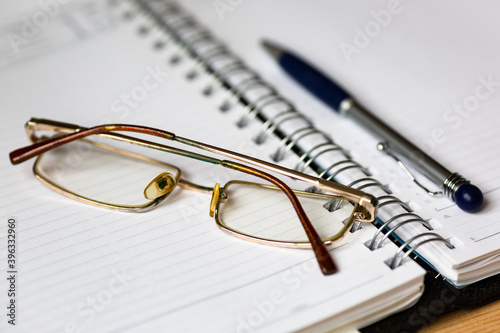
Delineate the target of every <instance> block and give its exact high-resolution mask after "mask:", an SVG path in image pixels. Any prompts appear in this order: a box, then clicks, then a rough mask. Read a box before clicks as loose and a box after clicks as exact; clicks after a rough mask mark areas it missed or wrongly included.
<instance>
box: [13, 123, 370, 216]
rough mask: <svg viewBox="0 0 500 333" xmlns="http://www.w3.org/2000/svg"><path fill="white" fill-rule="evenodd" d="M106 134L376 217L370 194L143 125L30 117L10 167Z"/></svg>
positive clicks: (359, 213) (360, 214)
mask: <svg viewBox="0 0 500 333" xmlns="http://www.w3.org/2000/svg"><path fill="white" fill-rule="evenodd" d="M35 130H49V131H57V132H62V133H68V134H69V135H67V136H60V137H55V138H51V139H47V140H44V141H43V142H36V141H37V140H40V138H37V137H36V136H35V134H34V131H35ZM110 131H130V132H136V133H145V134H150V135H155V136H158V137H161V138H164V139H168V140H172V141H177V142H180V143H183V144H186V145H189V146H191V147H195V148H198V149H202V150H205V151H210V152H212V153H216V154H219V155H222V156H226V157H230V158H234V159H236V160H239V161H242V162H246V163H249V164H252V165H254V166H257V167H261V168H263V169H266V170H270V171H274V172H277V173H279V174H282V175H286V176H288V177H290V178H293V179H297V180H301V181H304V182H307V183H309V184H311V185H313V186H315V187H317V188H319V189H321V190H324V191H326V192H330V193H333V194H335V195H338V196H340V197H343V198H345V199H347V200H350V201H354V202H357V203H358V204H359V206H360V207H359V208H360V211H358V212H356V215H357V216H356V219H357V220H358V221H360V222H373V220H374V219H375V217H376V214H377V206H378V202H377V200H376V199H375V197H373V196H372V195H370V194H367V193H365V192H363V191H360V190H356V189H353V188H350V187H348V186H344V185H340V184H337V183H334V182H333V181H329V180H326V179H321V178H317V177H313V176H310V175H307V174H304V173H301V172H298V171H295V170H292V169H288V168H285V167H282V166H279V165H276V164H273V163H269V162H266V161H263V160H259V159H257V158H253V157H250V156H246V155H243V154H239V153H236V152H233V151H230V150H226V149H223V148H219V147H215V146H211V145H208V144H204V143H201V142H198V141H194V140H190V139H187V138H183V137H179V136H176V135H175V134H174V133H171V132H167V131H163V130H159V129H155V128H151V127H145V126H134V125H121V124H110V125H101V126H95V127H92V128H85V127H80V126H78V125H73V124H67V123H62V122H56V121H52V120H46V119H36V118H32V119H31V120H30V121H29V122H28V123H27V124H26V132H27V134H28V136H29V137H30V139H31V140H34V141H35V143H34V144H32V145H30V146H27V147H23V148H20V149H17V150H15V151H13V152H11V153H10V159H11V162H12V164H18V163H22V162H24V161H26V160H28V159H30V158H32V157H34V156H37V155H39V154H42V153H44V152H46V151H48V150H50V149H53V148H56V147H59V146H61V145H63V144H65V143H67V142H70V141H73V140H77V139H81V138H83V137H86V136H89V135H93V134H95V135H98V134H109V132H110ZM109 135H110V137H113V138H116V137H122V138H125V139H123V140H124V141H128V142H130V143H140V144H142V145H145V146H148V147H150V148H155V149H158V147H159V146H161V147H162V148H161V150H168V151H170V152H172V153H176V154H180V155H184V156H187V157H193V158H197V157H196V156H198V157H199V158H200V159H202V160H204V161H206V162H210V163H216V164H219V163H220V160H218V159H214V158H211V157H208V156H205V155H201V154H196V153H193V152H188V151H185V150H182V149H178V148H173V147H168V146H163V145H160V144H156V143H152V142H149V141H146V140H141V139H137V138H132V137H128V136H125V135H120V134H109Z"/></svg>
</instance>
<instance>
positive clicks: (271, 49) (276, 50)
mask: <svg viewBox="0 0 500 333" xmlns="http://www.w3.org/2000/svg"><path fill="white" fill-rule="evenodd" d="M261 44H262V46H263V47H264V48H265V49H266V51H267V52H268V53H269V54H270V55H271V56H272V57H273V58H274V59H276V60H279V58H281V55H282V54H283V49H282V48H281V47H279V46H278V45H276V44H274V43H272V42H270V41H268V40H265V39H264V40H262V42H261Z"/></svg>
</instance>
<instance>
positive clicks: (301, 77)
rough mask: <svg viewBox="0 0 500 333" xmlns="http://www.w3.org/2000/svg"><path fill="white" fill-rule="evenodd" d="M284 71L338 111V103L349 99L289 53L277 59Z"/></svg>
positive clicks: (345, 94) (318, 73)
mask: <svg viewBox="0 0 500 333" xmlns="http://www.w3.org/2000/svg"><path fill="white" fill-rule="evenodd" d="M279 63H280V65H281V66H282V67H283V68H284V69H285V71H286V72H287V73H288V74H289V75H290V76H292V77H293V78H294V79H295V80H297V81H298V82H299V83H300V84H302V85H303V86H304V87H305V88H306V89H307V90H309V91H310V92H311V93H312V94H314V95H315V96H316V97H318V98H319V99H320V100H322V101H323V102H324V103H326V104H327V105H329V106H330V107H332V108H333V109H334V110H337V111H338V110H339V106H340V103H341V102H342V101H343V100H344V99H346V98H347V97H349V96H348V95H347V93H346V92H345V91H344V90H342V89H341V88H340V87H339V86H337V85H336V84H334V83H333V81H332V80H331V79H330V78H327V77H326V76H325V75H323V74H322V73H320V72H318V71H317V70H316V69H314V68H313V67H312V66H310V65H309V64H307V63H305V62H304V61H303V60H300V59H299V58H297V57H296V56H294V55H293V54H290V53H284V54H283V55H282V56H281V57H280V59H279Z"/></svg>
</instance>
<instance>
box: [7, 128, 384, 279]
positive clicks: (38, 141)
mask: <svg viewBox="0 0 500 333" xmlns="http://www.w3.org/2000/svg"><path fill="white" fill-rule="evenodd" d="M25 129H26V133H27V135H28V137H29V139H30V140H31V141H32V142H33V144H31V145H29V146H26V147H23V148H20V149H17V150H14V151H12V152H11V153H10V155H9V156H10V160H11V163H12V164H19V163H22V162H24V161H26V160H28V159H30V158H32V157H35V156H39V158H38V159H37V160H36V161H35V164H34V166H33V170H34V172H35V176H36V177H37V178H38V179H39V180H40V181H42V182H43V183H45V184H46V185H47V186H49V187H50V188H52V189H54V190H56V191H57V192H59V193H62V194H64V195H67V196H69V197H71V198H73V199H76V200H79V201H82V202H85V203H89V204H93V205H97V206H102V207H106V208H110V209H114V210H119V211H131V212H142V211H146V210H149V209H152V208H154V207H156V206H157V205H158V204H159V203H160V202H161V201H163V200H164V199H165V198H166V197H167V196H168V195H169V194H170V192H171V191H172V190H173V188H174V187H175V186H176V184H179V186H181V187H183V188H187V189H191V190H197V191H202V192H208V193H212V199H211V202H210V216H212V217H215V220H216V223H217V225H218V227H219V228H221V229H222V230H223V231H225V232H227V233H229V234H232V235H234V236H236V237H239V238H242V239H246V240H251V241H254V242H258V243H262V244H268V245H274V246H280V247H293V248H312V249H313V251H314V254H315V256H316V259H317V261H318V264H319V266H320V268H321V271H322V272H323V274H325V275H330V274H333V273H335V272H337V270H338V269H337V266H336V265H335V263H334V262H333V259H332V258H331V256H330V254H329V252H328V251H327V250H326V248H325V245H332V244H335V243H337V242H339V241H340V240H342V239H343V238H344V237H345V236H346V234H348V233H349V230H350V229H351V228H352V226H353V225H354V223H355V222H356V221H358V222H366V223H370V222H373V220H374V219H375V217H376V214H377V206H378V203H377V200H376V199H375V198H374V197H373V196H372V195H370V194H367V193H365V192H362V191H359V190H356V189H352V188H350V187H347V186H344V185H340V184H337V183H335V182H333V181H330V180H325V179H321V178H317V177H314V176H311V175H307V174H304V173H301V172H298V171H295V170H292V169H288V168H285V167H282V166H279V165H276V164H273V163H269V162H266V161H263V160H260V159H257V158H253V157H250V156H246V155H243V154H240V153H237V152H233V151H230V150H226V149H223V148H219V147H216V146H212V145H208V144H205V143H201V142H198V141H194V140H190V139H187V138H184V137H180V136H177V135H175V134H173V133H171V132H167V131H164V130H160V129H156V128H152V127H146V126H137V125H125V124H108V125H98V126H94V127H90V128H86V127H81V126H78V125H74V124H68V123H63V122H57V121H52V120H46V119H37V118H32V119H30V120H29V121H28V122H27V123H26V125H25ZM36 131H50V132H57V133H58V134H56V135H55V136H52V137H38V136H37V135H36V133H35V132H36ZM116 132H133V133H140V134H148V135H153V136H156V137H160V138H163V139H167V140H170V141H176V142H178V143H181V144H185V145H188V146H191V147H194V148H198V149H201V150H205V151H208V152H211V153H214V154H218V155H222V156H224V157H228V158H231V159H234V160H238V161H241V162H243V163H246V164H242V163H238V162H235V161H230V160H221V159H217V158H213V157H210V156H206V155H203V154H198V153H194V152H191V151H188V150H184V149H180V148H176V147H171V146H167V145H164V144H160V143H156V142H152V141H147V140H144V139H141V138H136V137H131V136H128V135H124V134H120V133H116ZM90 136H104V137H106V138H110V139H113V140H118V141H122V142H127V143H130V144H134V145H138V146H142V147H146V148H151V149H156V150H160V151H163V152H168V153H173V154H176V155H180V156H185V157H189V158H192V159H195V160H199V161H202V162H207V163H211V164H216V165H220V166H222V167H225V168H228V169H233V170H236V171H239V172H243V173H246V174H250V175H253V176H256V177H259V178H261V179H264V180H266V181H268V182H270V183H272V184H273V185H274V186H269V185H262V184H255V183H250V182H242V181H232V182H229V183H228V184H226V185H225V186H224V187H222V188H221V187H220V184H218V183H217V184H216V185H215V187H214V188H210V187H206V186H200V185H196V184H193V183H191V182H189V181H186V180H184V179H182V178H180V174H181V172H180V170H179V169H178V168H176V167H175V166H172V165H170V164H166V163H163V162H160V161H156V160H153V159H150V158H149V157H145V156H142V155H138V154H135V153H132V152H128V151H124V150H121V149H118V148H115V147H111V146H107V145H104V144H99V143H96V142H91V143H92V144H94V145H97V146H99V147H101V148H104V149H108V150H112V151H115V152H118V153H121V154H125V155H127V156H129V157H132V158H138V159H142V160H146V161H148V162H153V163H158V164H163V165H165V166H168V167H169V168H174V169H176V170H178V171H179V172H177V176H173V175H172V174H170V173H162V174H160V175H159V176H157V177H156V178H155V179H154V180H153V181H151V183H150V184H149V185H148V186H147V187H146V189H145V193H144V194H145V196H146V197H147V198H148V199H151V201H150V202H148V203H147V204H144V205H137V206H126V205H114V204H109V203H105V202H99V201H95V200H92V199H89V198H85V197H82V196H80V195H78V194H76V193H73V192H71V191H69V190H66V189H64V188H61V187H60V186H58V185H57V184H55V183H53V182H52V181H51V180H50V179H47V178H45V177H43V175H41V174H40V173H38V172H37V171H36V170H37V166H38V163H39V161H40V160H41V158H42V154H43V153H45V152H47V151H49V150H51V149H54V148H57V147H59V146H62V145H64V144H66V143H69V142H73V141H75V140H82V139H83V140H84V141H85V138H86V137H90ZM257 168H260V169H265V170H267V171H271V172H275V173H277V174H280V175H284V176H287V177H290V178H292V179H295V180H299V181H302V182H306V183H308V184H310V185H312V186H314V187H316V188H317V189H319V190H321V191H324V192H326V193H327V194H318V193H309V192H303V191H296V190H292V189H291V188H290V187H289V186H288V185H286V184H285V183H284V182H283V181H281V180H280V179H278V178H276V177H275V176H273V175H271V174H269V173H267V172H264V171H262V170H259V169H257ZM231 183H244V184H247V185H252V186H261V187H266V188H272V189H279V190H281V191H283V193H284V194H285V195H286V196H287V197H288V199H289V201H290V202H291V204H292V206H293V208H294V210H295V212H296V214H297V216H298V218H299V220H300V222H301V224H302V227H303V228H304V230H305V233H306V235H307V237H308V239H309V242H303V241H302V242H300V241H297V242H283V241H275V240H268V239H262V238H259V237H255V236H252V235H248V234H244V233H241V232H238V231H237V230H234V229H231V228H230V227H228V226H227V225H225V224H224V223H223V222H221V220H220V218H219V207H220V204H221V202H224V200H225V199H226V195H227V193H226V190H225V189H226V188H227V186H228V185H229V184H231ZM297 195H308V196H320V197H331V198H335V199H341V200H347V201H350V202H351V203H353V205H354V209H353V212H352V214H351V216H350V217H349V219H348V220H347V221H346V222H345V225H344V226H343V227H342V229H341V230H340V231H339V232H338V233H337V234H335V235H334V236H332V237H330V238H328V239H326V240H322V239H321V238H320V237H319V235H318V233H317V232H316V230H315V229H314V227H313V226H312V224H311V222H310V221H309V218H308V217H307V215H306V213H305V212H304V209H303V208H302V205H301V204H300V202H299V200H298V199H297Z"/></svg>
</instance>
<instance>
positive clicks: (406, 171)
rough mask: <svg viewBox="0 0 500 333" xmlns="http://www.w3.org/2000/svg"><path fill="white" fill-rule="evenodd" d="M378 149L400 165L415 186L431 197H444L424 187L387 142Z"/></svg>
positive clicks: (381, 143) (378, 146)
mask: <svg viewBox="0 0 500 333" xmlns="http://www.w3.org/2000/svg"><path fill="white" fill-rule="evenodd" d="M377 149H378V150H379V151H381V152H384V153H386V154H387V155H389V156H390V157H392V158H393V159H394V160H395V161H396V163H397V164H398V165H399V167H400V168H401V169H402V170H403V171H404V172H405V173H406V175H407V176H408V177H410V179H411V180H413V182H415V184H417V185H418V186H419V187H420V188H422V189H424V190H425V191H426V192H427V193H428V194H429V195H431V196H435V195H442V194H443V192H441V191H431V190H429V189H428V188H427V187H425V186H424V185H422V184H421V183H420V182H419V181H418V180H417V179H416V178H415V176H413V174H412V173H411V172H410V170H409V169H408V168H407V167H406V165H405V164H404V163H403V161H401V160H400V159H399V158H398V157H397V156H396V155H395V152H391V149H390V148H389V145H388V144H387V142H380V143H378V144H377Z"/></svg>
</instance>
